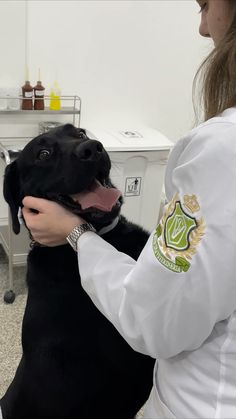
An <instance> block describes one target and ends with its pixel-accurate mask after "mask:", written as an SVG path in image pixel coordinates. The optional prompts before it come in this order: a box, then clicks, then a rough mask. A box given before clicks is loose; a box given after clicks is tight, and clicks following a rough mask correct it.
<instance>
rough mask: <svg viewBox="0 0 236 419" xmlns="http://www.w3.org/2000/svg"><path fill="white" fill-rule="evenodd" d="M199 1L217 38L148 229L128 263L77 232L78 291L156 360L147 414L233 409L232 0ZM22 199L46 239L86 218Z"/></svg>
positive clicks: (235, 85) (235, 61) (55, 239)
mask: <svg viewBox="0 0 236 419" xmlns="http://www.w3.org/2000/svg"><path fill="white" fill-rule="evenodd" d="M198 3H199V5H200V7H201V23H200V28H199V31H200V34H201V35H203V36H206V37H211V38H212V39H213V41H214V43H215V48H214V50H213V52H212V53H211V55H210V57H209V58H208V59H207V61H206V63H205V65H204V66H203V68H202V70H203V71H204V81H203V83H204V106H205V121H204V122H203V123H201V124H200V125H199V126H198V127H196V128H194V129H193V130H192V131H191V132H190V133H189V134H187V135H186V136H185V137H184V138H182V139H181V140H179V141H178V142H177V143H176V145H175V147H174V148H173V150H172V152H171V155H170V157H169V161H168V165H167V169H166V179H165V191H166V196H167V201H168V204H167V205H166V207H165V211H164V213H163V216H162V218H161V219H160V222H159V224H158V226H157V228H156V229H155V231H153V232H152V234H151V235H150V238H149V241H148V243H147V244H146V246H145V248H144V250H143V252H142V253H141V255H140V257H139V259H138V261H137V262H135V261H134V260H133V259H131V258H130V257H128V256H127V255H125V254H122V253H119V252H118V251H117V250H116V249H114V248H113V247H112V246H111V245H109V244H108V243H106V242H105V241H104V240H103V239H102V238H101V237H99V236H98V235H97V234H96V233H95V232H92V231H87V232H84V234H81V231H79V230H83V227H82V228H80V229H78V227H77V228H76V229H75V233H76V234H75V236H76V240H75V241H76V243H77V252H78V261H79V266H80V274H81V280H82V285H83V287H84V289H85V290H86V292H87V293H88V294H89V295H90V297H91V299H92V300H93V302H94V304H95V305H96V306H97V307H98V308H99V310H101V312H102V313H104V315H105V316H106V317H107V318H108V319H109V320H110V321H111V322H112V323H113V324H114V325H115V327H116V328H117V329H118V330H119V332H120V333H121V335H122V336H123V337H124V338H125V339H126V341H127V342H128V343H129V344H130V345H131V346H132V347H133V348H134V349H135V350H137V351H140V352H142V353H144V354H148V355H151V356H152V357H154V358H156V359H157V362H156V365H155V370H154V375H153V377H154V379H153V389H152V392H151V394H150V397H149V399H148V401H147V403H146V405H145V409H144V418H145V419H155V418H179V419H184V418H185V419H187V418H188V419H190V418H195V419H196V418H198V419H199V418H211V419H212V418H224V419H226V418H227V419H230V418H232V419H235V418H236V193H235V190H234V189H235V188H234V184H235V180H236V1H235V0H207V1H203V0H198ZM23 204H24V208H23V215H24V218H25V220H26V223H27V226H28V228H29V229H30V230H31V233H32V235H33V237H34V239H35V240H36V241H38V242H40V243H42V244H44V245H48V246H55V245H59V244H62V243H64V242H65V241H66V236H68V235H70V237H71V231H72V230H73V229H74V227H76V226H80V225H81V224H83V223H84V221H83V220H82V219H80V218H78V217H77V216H75V215H72V214H70V213H69V212H67V211H66V210H65V209H63V208H62V207H60V206H59V205H58V204H56V203H54V202H48V201H46V200H41V199H36V198H32V197H26V198H25V199H24V200H23ZM30 208H35V209H36V210H38V211H39V213H38V214H36V213H32V212H31V210H30ZM62 219H63V222H62ZM77 237H79V238H78V240H77Z"/></svg>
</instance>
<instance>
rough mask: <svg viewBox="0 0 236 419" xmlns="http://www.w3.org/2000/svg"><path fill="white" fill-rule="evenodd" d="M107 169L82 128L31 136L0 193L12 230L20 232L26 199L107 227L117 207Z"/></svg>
mask: <svg viewBox="0 0 236 419" xmlns="http://www.w3.org/2000/svg"><path fill="white" fill-rule="evenodd" d="M110 168H111V163H110V159H109V156H108V154H107V152H106V151H105V150H104V148H103V146H102V144H101V143H100V142H99V141H96V140H92V139H90V138H88V136H87V134H86V130H84V129H80V128H75V127H74V126H73V125H71V124H66V125H62V126H60V127H57V128H54V129H52V130H50V131H49V132H47V133H46V134H42V135H39V136H38V137H36V138H34V139H33V140H31V141H30V142H29V143H28V144H27V145H26V146H25V148H24V149H23V151H22V152H21V153H20V155H19V157H18V158H17V159H16V160H14V161H13V162H12V163H11V164H9V165H8V166H7V167H6V171H5V176H4V186H3V194H4V198H5V200H6V201H7V203H8V204H9V206H10V210H11V215H12V221H13V230H14V232H15V233H16V234H18V233H19V231H20V224H19V220H18V211H19V208H20V207H22V200H23V198H24V197H25V196H26V195H31V196H35V197H41V198H46V199H50V200H53V201H56V202H59V203H60V204H62V205H63V206H64V207H66V208H68V209H69V210H71V211H72V212H74V213H76V214H78V215H81V216H82V217H83V218H84V219H85V220H86V221H88V222H91V223H92V224H93V225H94V226H95V228H101V227H102V226H104V225H107V224H109V223H110V222H111V221H112V220H113V219H114V218H115V217H116V216H117V215H118V214H119V211H120V206H121V203H122V197H121V193H120V192H119V191H118V190H117V189H116V188H114V187H113V185H112V184H111V181H110V178H109V173H110Z"/></svg>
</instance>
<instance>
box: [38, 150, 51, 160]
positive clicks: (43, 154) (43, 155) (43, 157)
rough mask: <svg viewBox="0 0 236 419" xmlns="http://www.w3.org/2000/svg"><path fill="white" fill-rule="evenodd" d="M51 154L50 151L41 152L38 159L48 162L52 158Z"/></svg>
mask: <svg viewBox="0 0 236 419" xmlns="http://www.w3.org/2000/svg"><path fill="white" fill-rule="evenodd" d="M50 155H51V152H50V151H49V150H40V152H39V153H38V159H39V160H46V159H48V158H49V157H50Z"/></svg>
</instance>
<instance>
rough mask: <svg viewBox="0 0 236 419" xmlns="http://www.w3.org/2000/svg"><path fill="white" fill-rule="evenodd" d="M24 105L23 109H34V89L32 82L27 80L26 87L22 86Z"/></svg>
mask: <svg viewBox="0 0 236 419" xmlns="http://www.w3.org/2000/svg"><path fill="white" fill-rule="evenodd" d="M22 96H23V99H22V104H21V109H23V110H27V111H28V110H32V109H33V87H32V86H31V84H30V82H29V81H28V80H26V82H25V84H24V86H22Z"/></svg>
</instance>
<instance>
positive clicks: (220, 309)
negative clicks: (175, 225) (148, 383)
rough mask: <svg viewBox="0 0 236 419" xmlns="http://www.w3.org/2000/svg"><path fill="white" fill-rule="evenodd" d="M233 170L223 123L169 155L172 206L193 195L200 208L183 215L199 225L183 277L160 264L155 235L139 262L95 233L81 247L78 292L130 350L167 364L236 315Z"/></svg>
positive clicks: (230, 140)
mask: <svg viewBox="0 0 236 419" xmlns="http://www.w3.org/2000/svg"><path fill="white" fill-rule="evenodd" d="M235 162H236V125H233V124H228V123H225V124H224V123H221V124H220V123H218V124H214V123H212V124H208V125H206V126H203V127H201V128H199V129H198V130H195V131H193V133H192V134H191V135H190V136H189V137H188V138H185V139H183V141H181V142H180V143H179V144H178V146H177V147H176V150H175V149H174V150H173V152H172V155H171V157H170V161H169V165H168V168H167V175H166V176H167V180H166V188H167V191H166V192H167V198H168V199H169V200H170V201H171V200H172V204H173V197H174V196H177V197H178V201H179V202H180V204H181V208H183V209H184V199H185V197H186V196H187V197H189V196H192V194H194V195H195V196H196V200H197V202H198V204H199V208H198V209H197V211H196V212H194V211H193V213H192V212H191V211H190V213H189V212H188V211H187V209H186V208H185V209H184V212H185V210H186V213H188V214H190V215H191V214H192V218H194V219H195V220H196V222H197V224H199V223H200V221H201V225H202V231H201V234H199V237H197V238H196V237H195V238H194V240H193V239H191V240H192V254H191V255H190V258H189V259H188V261H189V269H188V270H187V271H181V272H175V271H173V270H171V269H169V268H168V267H166V266H165V264H163V263H161V262H160V261H159V259H158V258H157V256H156V254H155V252H154V247H153V240H154V237H155V234H156V232H155V231H154V232H153V233H152V234H151V235H150V238H149V240H148V242H147V244H146V246H145V248H144V250H143V252H142V253H141V255H140V257H139V259H138V261H137V262H135V261H134V260H133V259H131V258H130V257H129V256H127V255H124V254H122V253H120V252H118V251H117V250H116V249H114V248H113V247H112V246H111V245H109V244H108V243H106V242H105V241H104V240H103V239H102V238H100V237H98V236H97V235H96V234H94V233H91V232H89V233H85V234H84V235H83V236H81V238H80V239H79V241H78V260H79V267H80V274H81V281H82V286H83V287H84V289H85V290H86V292H87V293H88V294H89V295H90V297H91V299H92V300H93V302H94V304H95V305H96V306H97V307H98V309H99V310H100V311H101V312H102V313H103V314H104V315H105V316H106V317H107V318H108V319H109V320H110V321H111V322H112V323H113V324H114V326H115V327H116V328H117V329H118V331H119V332H120V333H121V334H122V335H123V337H124V338H125V339H126V340H127V342H128V343H129V344H130V345H131V346H132V347H133V348H134V349H135V350H137V351H139V352H142V353H145V354H148V355H151V356H152V357H154V358H169V357H172V356H175V355H177V354H179V353H180V352H182V351H188V350H194V349H197V348H198V347H199V346H200V345H201V344H202V343H203V342H204V340H206V339H207V337H208V336H209V335H210V334H211V332H212V329H213V327H214V325H215V323H216V322H218V321H221V320H224V319H226V318H227V317H228V316H230V314H231V313H232V312H233V311H234V310H235V309H236V274H235V272H236V256H235V255H236V194H235V193H234V191H233V188H232V185H233V184H234V181H235V179H236V164H235ZM176 199H177V198H176ZM169 210H170V208H169ZM172 212H173V211H172ZM164 216H165V215H164ZM166 219H167V218H166ZM167 247H168V246H167ZM170 250H171V249H170ZM166 251H167V253H166V254H167V257H168V249H167V250H166ZM171 251H172V250H171ZM177 253H178V252H177ZM179 256H181V257H182V256H184V257H185V256H186V254H184V252H183V251H179Z"/></svg>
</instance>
